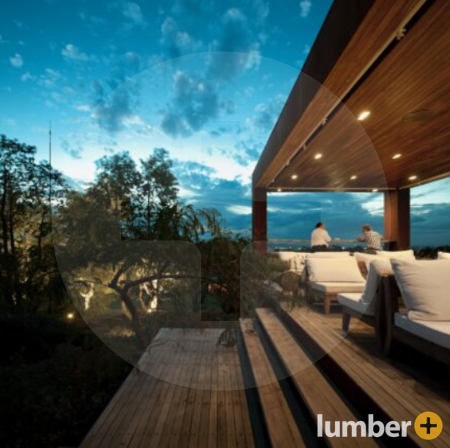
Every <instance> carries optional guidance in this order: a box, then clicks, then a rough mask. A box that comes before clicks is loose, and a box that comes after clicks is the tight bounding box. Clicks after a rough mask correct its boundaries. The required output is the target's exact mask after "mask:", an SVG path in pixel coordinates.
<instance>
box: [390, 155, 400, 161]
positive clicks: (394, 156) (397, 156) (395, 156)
mask: <svg viewBox="0 0 450 448" xmlns="http://www.w3.org/2000/svg"><path fill="white" fill-rule="evenodd" d="M401 156H402V155H401V154H395V155H393V156H392V158H393V159H394V160H397V159H399V158H400V157H401Z"/></svg>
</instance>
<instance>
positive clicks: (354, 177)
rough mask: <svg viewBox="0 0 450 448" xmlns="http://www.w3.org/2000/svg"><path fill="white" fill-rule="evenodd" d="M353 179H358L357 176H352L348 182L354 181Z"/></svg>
mask: <svg viewBox="0 0 450 448" xmlns="http://www.w3.org/2000/svg"><path fill="white" fill-rule="evenodd" d="M355 179H358V176H352V177H351V178H350V180H355Z"/></svg>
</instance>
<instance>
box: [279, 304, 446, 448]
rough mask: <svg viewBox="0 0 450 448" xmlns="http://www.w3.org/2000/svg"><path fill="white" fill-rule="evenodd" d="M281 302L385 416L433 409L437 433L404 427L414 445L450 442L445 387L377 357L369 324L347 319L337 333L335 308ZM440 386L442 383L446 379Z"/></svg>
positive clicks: (406, 416) (411, 416) (411, 417)
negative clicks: (427, 436)
mask: <svg viewBox="0 0 450 448" xmlns="http://www.w3.org/2000/svg"><path fill="white" fill-rule="evenodd" d="M283 308H284V312H285V313H286V314H287V315H288V316H290V317H291V318H292V319H293V320H294V322H295V323H296V325H298V326H299V327H300V328H301V329H302V330H303V331H305V332H306V333H307V334H308V336H309V337H311V338H313V340H314V343H315V344H317V345H318V346H319V347H320V351H321V352H323V353H324V354H326V356H328V357H330V358H331V359H332V360H333V361H334V362H335V363H337V364H338V365H339V366H340V367H341V368H342V369H343V370H344V371H345V374H346V375H348V377H349V378H350V379H351V380H352V381H354V382H355V384H357V385H358V386H359V387H360V388H362V390H364V392H365V393H366V394H368V395H369V397H371V398H372V399H373V400H374V401H375V402H376V403H377V405H378V406H379V407H380V408H381V409H382V411H383V412H384V413H385V414H386V415H387V416H388V417H389V419H391V420H396V421H412V422H414V421H415V419H416V417H417V416H418V415H419V414H420V413H421V412H424V410H425V409H433V410H434V411H433V412H436V413H438V414H439V416H440V417H441V419H442V421H443V422H444V430H443V432H442V434H441V435H440V436H439V437H438V438H436V439H434V440H423V439H421V438H419V437H418V436H417V434H416V433H415V431H414V428H410V429H409V430H408V434H409V437H410V438H411V439H412V440H413V441H414V443H416V444H417V446H423V447H430V446H433V447H439V448H444V447H447V446H449V445H450V401H449V400H448V395H447V392H446V391H445V392H440V393H438V392H437V390H436V388H435V387H436V385H435V384H431V383H430V384H429V385H427V384H426V383H427V381H428V382H429V380H427V378H426V377H425V376H423V377H422V376H421V375H420V373H419V372H417V371H415V372H414V376H413V375H411V373H412V372H411V371H408V370H403V369H401V368H399V366H398V364H396V363H394V362H392V361H390V360H387V359H383V358H382V357H380V355H379V353H378V352H377V343H376V339H375V334H374V329H373V328H371V327H369V326H367V325H366V324H364V323H362V322H358V321H357V320H352V323H351V325H350V333H349V334H348V335H347V336H346V337H343V332H342V329H341V324H342V317H341V315H340V314H330V315H328V316H325V315H323V314H321V313H317V312H315V311H312V310H309V309H307V308H297V309H291V308H290V307H288V306H286V307H283ZM443 368H444V369H445V368H446V367H445V366H443ZM331 378H332V375H331ZM418 378H419V379H418ZM430 386H433V387H430ZM444 387H445V389H446V388H447V385H445V386H444Z"/></svg>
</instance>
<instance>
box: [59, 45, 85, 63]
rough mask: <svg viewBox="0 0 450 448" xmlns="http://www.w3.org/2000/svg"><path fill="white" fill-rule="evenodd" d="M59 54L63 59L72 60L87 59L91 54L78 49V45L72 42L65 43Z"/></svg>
mask: <svg viewBox="0 0 450 448" xmlns="http://www.w3.org/2000/svg"><path fill="white" fill-rule="evenodd" d="M61 54H62V55H63V56H64V58H65V59H70V60H72V61H89V59H91V56H88V55H87V54H86V53H83V52H82V51H80V49H79V48H78V47H76V46H75V45H73V44H67V45H66V46H65V47H64V48H63V49H62V51H61Z"/></svg>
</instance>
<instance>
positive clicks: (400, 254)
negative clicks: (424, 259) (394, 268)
mask: <svg viewBox="0 0 450 448" xmlns="http://www.w3.org/2000/svg"><path fill="white" fill-rule="evenodd" d="M377 255H379V256H380V257H387V258H391V259H392V258H398V259H402V260H405V259H406V260H415V259H416V257H415V256H414V251H413V250H397V251H388V250H377Z"/></svg>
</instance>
